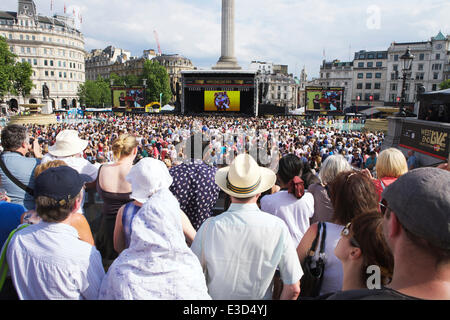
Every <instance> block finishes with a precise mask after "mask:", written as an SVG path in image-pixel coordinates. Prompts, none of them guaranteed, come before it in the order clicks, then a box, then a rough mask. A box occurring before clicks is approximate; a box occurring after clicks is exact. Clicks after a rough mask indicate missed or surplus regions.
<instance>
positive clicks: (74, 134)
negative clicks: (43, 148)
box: [48, 130, 89, 157]
mask: <svg viewBox="0 0 450 320" xmlns="http://www.w3.org/2000/svg"><path fill="white" fill-rule="evenodd" d="M88 143H89V141H87V140H82V139H80V138H79V137H78V131H75V130H63V131H61V132H60V133H59V134H58V135H57V136H56V143H55V144H54V145H53V146H51V147H49V148H48V153H50V154H51V155H52V156H55V157H69V156H73V155H75V154H78V153H80V152H82V151H83V150H84V149H86V148H87V146H88Z"/></svg>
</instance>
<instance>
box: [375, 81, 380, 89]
mask: <svg viewBox="0 0 450 320" xmlns="http://www.w3.org/2000/svg"><path fill="white" fill-rule="evenodd" d="M375 89H376V90H380V89H381V83H379V82H377V83H375Z"/></svg>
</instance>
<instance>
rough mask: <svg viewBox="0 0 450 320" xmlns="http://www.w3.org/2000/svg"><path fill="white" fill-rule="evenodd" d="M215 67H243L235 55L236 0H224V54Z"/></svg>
mask: <svg viewBox="0 0 450 320" xmlns="http://www.w3.org/2000/svg"><path fill="white" fill-rule="evenodd" d="M213 69H214V70H227V69H231V70H239V69H241V67H240V66H239V65H238V63H237V60H236V57H235V56H234V0H222V55H221V57H220V59H219V61H218V62H217V65H215V66H214V67H213Z"/></svg>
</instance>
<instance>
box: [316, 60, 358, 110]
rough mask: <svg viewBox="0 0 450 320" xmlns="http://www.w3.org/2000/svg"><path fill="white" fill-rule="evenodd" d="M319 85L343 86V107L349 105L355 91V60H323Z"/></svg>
mask: <svg viewBox="0 0 450 320" xmlns="http://www.w3.org/2000/svg"><path fill="white" fill-rule="evenodd" d="M318 82H319V85H320V86H323V87H343V88H345V90H344V100H343V107H344V108H346V107H349V106H350V104H351V99H352V93H353V61H352V62H341V61H339V60H333V61H331V62H326V61H325V60H324V61H323V62H322V66H321V67H320V78H319V79H318Z"/></svg>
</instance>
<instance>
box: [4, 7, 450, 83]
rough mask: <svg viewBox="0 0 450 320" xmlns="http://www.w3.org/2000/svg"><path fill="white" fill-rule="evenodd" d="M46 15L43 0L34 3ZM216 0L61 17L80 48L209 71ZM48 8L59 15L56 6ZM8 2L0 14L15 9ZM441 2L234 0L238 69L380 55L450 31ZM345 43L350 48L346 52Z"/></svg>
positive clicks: (88, 10) (215, 49)
mask: <svg viewBox="0 0 450 320" xmlns="http://www.w3.org/2000/svg"><path fill="white" fill-rule="evenodd" d="M35 2H36V5H37V7H38V11H39V12H42V13H43V14H45V15H49V14H50V0H41V1H35ZM221 2H222V1H221V0H208V1H205V0H166V1H162V0H128V1H124V0H77V1H70V5H69V1H66V4H67V12H68V14H72V8H75V9H76V16H78V12H79V13H80V14H81V15H82V17H83V24H82V26H81V30H82V32H83V33H84V35H85V41H86V50H91V49H94V48H104V47H106V46H107V45H113V46H116V47H121V48H124V49H127V50H130V51H132V53H133V55H141V54H142V50H144V49H149V48H154V49H157V47H156V43H155V38H154V35H153V30H157V32H158V34H159V40H160V43H161V49H162V51H163V52H166V53H179V54H182V55H184V56H186V57H188V58H190V59H191V60H192V61H193V63H194V64H195V65H197V66H199V67H210V66H211V65H213V64H214V63H215V62H216V61H217V59H218V58H219V56H220V14H221V11H220V6H221ZM54 6H55V8H56V9H57V11H59V13H62V12H63V7H64V1H63V0H55V1H54ZM371 6H376V7H378V8H379V9H380V19H379V22H380V25H379V28H372V29H369V28H368V27H367V25H368V24H367V21H368V19H369V18H370V15H369V14H368V12H367V9H368V8H369V7H371ZM16 8H17V1H16V0H2V5H1V7H0V10H4V11H16ZM449 16H450V2H449V1H448V0H396V1H392V0H376V1H374V0H371V1H369V0H360V1H357V0H340V1H332V0H236V55H237V58H238V60H239V62H240V64H241V65H242V66H243V67H247V66H248V64H249V63H250V61H251V60H266V61H273V62H275V63H281V64H288V65H289V70H290V72H292V73H294V74H297V75H298V74H299V73H300V69H301V67H302V66H303V65H306V68H307V71H308V73H309V75H310V76H317V75H318V72H319V67H320V64H321V62H322V59H323V50H325V51H326V58H327V60H332V59H335V58H337V59H340V60H342V61H347V60H348V59H350V60H352V59H353V55H354V52H356V51H359V50H386V49H387V48H388V47H389V45H390V43H391V42H392V41H397V42H402V41H424V40H429V39H430V37H432V36H435V35H436V34H437V32H438V31H439V30H442V32H443V33H444V34H450V20H449V19H448V17H449ZM350 46H351V49H350Z"/></svg>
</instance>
